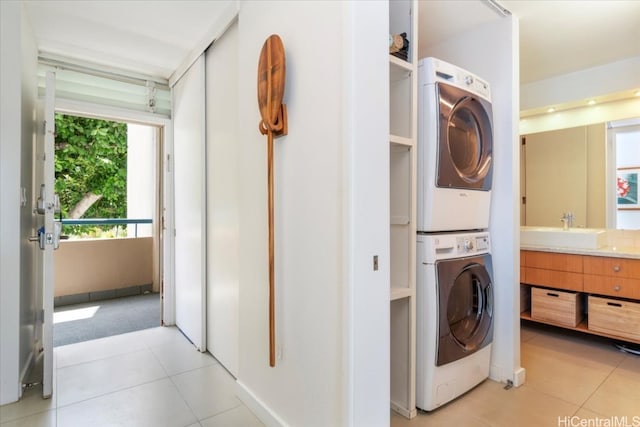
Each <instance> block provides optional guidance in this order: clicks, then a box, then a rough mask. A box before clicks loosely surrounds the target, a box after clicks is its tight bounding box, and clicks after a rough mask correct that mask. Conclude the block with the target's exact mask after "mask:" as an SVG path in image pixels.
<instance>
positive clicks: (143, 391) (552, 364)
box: [0, 324, 640, 427]
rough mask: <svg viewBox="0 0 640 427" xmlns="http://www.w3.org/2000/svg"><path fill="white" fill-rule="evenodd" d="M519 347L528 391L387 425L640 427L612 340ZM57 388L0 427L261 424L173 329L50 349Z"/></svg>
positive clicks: (32, 392)
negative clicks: (51, 396) (52, 393)
mask: <svg viewBox="0 0 640 427" xmlns="http://www.w3.org/2000/svg"><path fill="white" fill-rule="evenodd" d="M521 341H522V351H521V355H522V365H523V366H524V367H525V368H526V369H527V381H526V384H525V385H523V386H522V387H519V388H513V389H511V390H504V388H503V384H499V383H496V382H493V381H489V380H487V381H485V382H484V383H482V384H480V385H479V386H478V387H476V388H475V389H473V390H471V391H470V392H468V393H466V394H465V395H463V396H461V397H460V398H458V399H456V400H455V401H453V402H451V403H449V404H448V405H446V406H444V407H442V408H440V409H438V410H436V411H433V412H430V413H423V412H421V413H420V414H419V415H418V416H417V417H416V418H414V419H413V420H406V419H405V418H403V417H401V416H398V415H395V414H392V416H391V425H392V427H404V426H409V427H423V426H446V427H449V426H464V427H476V426H477V427H487V426H492V427H502V426H504V427H514V426H515V427H529V426H531V427H545V426H550V427H551V426H555V427H565V426H566V427H571V426H574V425H575V426H579V425H602V426H604V425H619V426H623V427H632V426H633V427H636V426H640V357H638V356H633V355H628V354H625V353H621V352H620V351H618V350H617V349H615V347H613V346H612V344H611V341H609V340H605V339H600V338H598V337H595V336H591V335H585V334H580V333H573V332H570V331H564V330H562V329H557V328H551V327H542V326H537V325H534V324H524V325H523V328H522V334H521ZM54 386H55V389H54V397H53V398H52V399H49V400H42V399H41V398H40V393H41V389H40V388H33V389H29V390H28V391H27V392H26V393H25V396H24V397H23V399H22V400H21V401H20V402H18V403H14V404H11V405H5V406H2V407H0V426H1V427H18V426H20V427H27V426H28V427H56V426H57V427H78V426H90V427H102V426H126V427H138V426H149V427H172V426H176V427H177V426H180V427H222V426H226V427H253V426H262V424H261V423H260V422H259V421H258V419H257V418H256V417H255V416H254V415H253V414H252V413H251V412H250V411H249V410H248V409H247V408H246V407H245V406H244V405H243V404H242V402H240V401H239V400H238V399H237V397H236V385H235V382H234V380H233V378H232V377H231V375H229V374H228V373H227V371H225V370H224V368H222V366H220V364H219V363H218V362H217V361H216V360H215V359H214V358H213V357H211V356H210V355H209V354H202V353H199V352H197V351H194V349H193V346H192V345H191V344H190V343H189V342H188V341H187V340H186V339H185V338H184V337H183V336H182V334H181V333H180V332H179V331H178V330H177V329H176V328H154V329H147V330H143V331H138V332H132V333H128V334H124V335H117V336H113V337H108V338H102V339H99V340H94V341H87V342H83V343H78V344H71V345H68V346H62V347H57V348H56V349H55V377H54ZM625 416H626V417H627V418H626V423H627V425H626V426H625V424H623V423H620V420H623V417H625ZM559 417H560V418H559ZM565 417H567V418H565ZM571 417H577V418H571ZM612 417H617V418H616V419H615V420H616V421H615V422H618V424H614V419H613V418H612ZM598 419H599V420H601V424H595V422H597V421H591V422H592V424H587V423H588V422H590V420H598ZM583 420H584V421H583ZM607 420H608V422H609V424H606V422H607ZM580 422H584V424H580ZM330 427H333V426H330Z"/></svg>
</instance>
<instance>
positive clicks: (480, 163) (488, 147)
mask: <svg viewBox="0 0 640 427" xmlns="http://www.w3.org/2000/svg"><path fill="white" fill-rule="evenodd" d="M436 92H437V96H438V99H439V109H440V125H439V129H438V132H439V133H438V140H439V146H438V173H437V179H436V185H437V186H438V187H444V188H460V189H467V188H468V189H475V190H485V191H487V190H490V189H491V175H492V174H491V171H492V167H493V162H492V152H493V129H492V121H491V116H492V109H491V103H489V102H487V101H486V100H484V99H481V98H478V97H475V96H473V95H472V94H471V93H469V92H467V91H465V90H462V89H459V88H457V87H455V86H451V85H448V84H445V83H437V84H436Z"/></svg>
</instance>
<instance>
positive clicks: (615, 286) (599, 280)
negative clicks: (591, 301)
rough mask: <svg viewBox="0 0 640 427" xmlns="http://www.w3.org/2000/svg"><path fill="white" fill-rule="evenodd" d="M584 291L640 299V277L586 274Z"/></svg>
mask: <svg viewBox="0 0 640 427" xmlns="http://www.w3.org/2000/svg"><path fill="white" fill-rule="evenodd" d="M584 291H585V292H588V293H591V294H600V295H608V296H612V297H620V298H635V299H640V279H626V278H624V277H609V276H595V275H593V274H585V275H584Z"/></svg>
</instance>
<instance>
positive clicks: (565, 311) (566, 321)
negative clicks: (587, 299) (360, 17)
mask: <svg viewBox="0 0 640 427" xmlns="http://www.w3.org/2000/svg"><path fill="white" fill-rule="evenodd" d="M582 301H583V298H582V295H581V294H580V293H579V292H574V291H560V290H557V289H547V288H537V287H532V288H531V319H533V320H538V321H542V322H548V323H557V324H559V325H563V326H570V327H572V328H575V327H576V326H578V324H579V323H580V322H581V321H582V319H583V318H584V312H583V302H582Z"/></svg>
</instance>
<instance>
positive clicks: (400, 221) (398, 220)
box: [391, 215, 410, 225]
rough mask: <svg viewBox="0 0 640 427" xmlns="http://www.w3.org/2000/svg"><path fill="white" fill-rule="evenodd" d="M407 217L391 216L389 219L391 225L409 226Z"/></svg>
mask: <svg viewBox="0 0 640 427" xmlns="http://www.w3.org/2000/svg"><path fill="white" fill-rule="evenodd" d="M409 223H410V221H409V217H408V216H404V215H402V216H392V217H391V225H409Z"/></svg>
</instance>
